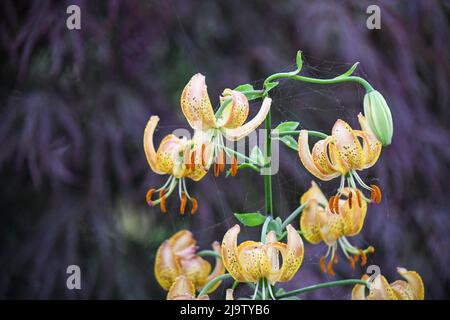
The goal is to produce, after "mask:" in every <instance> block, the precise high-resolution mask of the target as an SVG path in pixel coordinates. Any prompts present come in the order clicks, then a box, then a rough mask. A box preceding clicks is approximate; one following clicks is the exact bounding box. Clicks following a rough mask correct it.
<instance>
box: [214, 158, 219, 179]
mask: <svg viewBox="0 0 450 320" xmlns="http://www.w3.org/2000/svg"><path fill="white" fill-rule="evenodd" d="M218 176H219V165H218V164H217V162H215V161H214V177H216V178H217V177H218Z"/></svg>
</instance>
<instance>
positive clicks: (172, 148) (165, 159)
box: [156, 134, 187, 178]
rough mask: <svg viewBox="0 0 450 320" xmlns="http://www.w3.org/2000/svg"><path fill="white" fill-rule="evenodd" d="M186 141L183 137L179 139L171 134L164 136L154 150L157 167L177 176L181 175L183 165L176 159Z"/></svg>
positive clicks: (183, 168)
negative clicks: (156, 149)
mask: <svg viewBox="0 0 450 320" xmlns="http://www.w3.org/2000/svg"><path fill="white" fill-rule="evenodd" d="M186 142H187V141H186V140H185V139H180V138H178V137H177V136H175V135H173V134H169V135H167V136H165V137H164V139H163V140H162V141H161V143H160V145H159V148H158V151H157V152H156V163H157V168H158V169H159V170H160V171H162V172H163V173H167V174H172V175H174V176H175V177H177V178H180V177H182V176H183V174H184V170H185V165H184V164H183V163H182V161H177V159H178V158H179V157H180V152H181V151H182V150H184V148H185V146H186Z"/></svg>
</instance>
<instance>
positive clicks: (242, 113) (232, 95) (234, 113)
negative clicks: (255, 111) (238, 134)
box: [218, 89, 249, 129]
mask: <svg viewBox="0 0 450 320" xmlns="http://www.w3.org/2000/svg"><path fill="white" fill-rule="evenodd" d="M226 99H231V102H230V103H229V104H228V105H227V106H226V107H225V109H224V110H223V112H222V114H221V116H220V118H219V119H218V123H219V127H223V128H228V129H234V128H238V127H240V126H242V125H243V124H244V122H245V120H247V117H248V112H249V106H248V100H247V97H246V96H245V95H244V94H243V93H241V92H239V91H234V90H230V89H225V90H224V91H223V94H222V97H221V98H220V100H221V101H220V102H221V103H223V102H225V100H226Z"/></svg>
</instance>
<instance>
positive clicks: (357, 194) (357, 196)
mask: <svg viewBox="0 0 450 320" xmlns="http://www.w3.org/2000/svg"><path fill="white" fill-rule="evenodd" d="M356 200H358V207H360V208H361V207H362V202H361V194H360V192H359V190H356Z"/></svg>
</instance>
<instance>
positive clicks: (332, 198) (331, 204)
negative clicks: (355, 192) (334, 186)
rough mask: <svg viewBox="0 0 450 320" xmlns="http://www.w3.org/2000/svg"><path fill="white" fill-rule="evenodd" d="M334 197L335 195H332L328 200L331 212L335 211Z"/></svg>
mask: <svg viewBox="0 0 450 320" xmlns="http://www.w3.org/2000/svg"><path fill="white" fill-rule="evenodd" d="M334 197H335V196H331V197H330V200H328V207H329V208H330V211H331V212H333V208H334Z"/></svg>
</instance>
